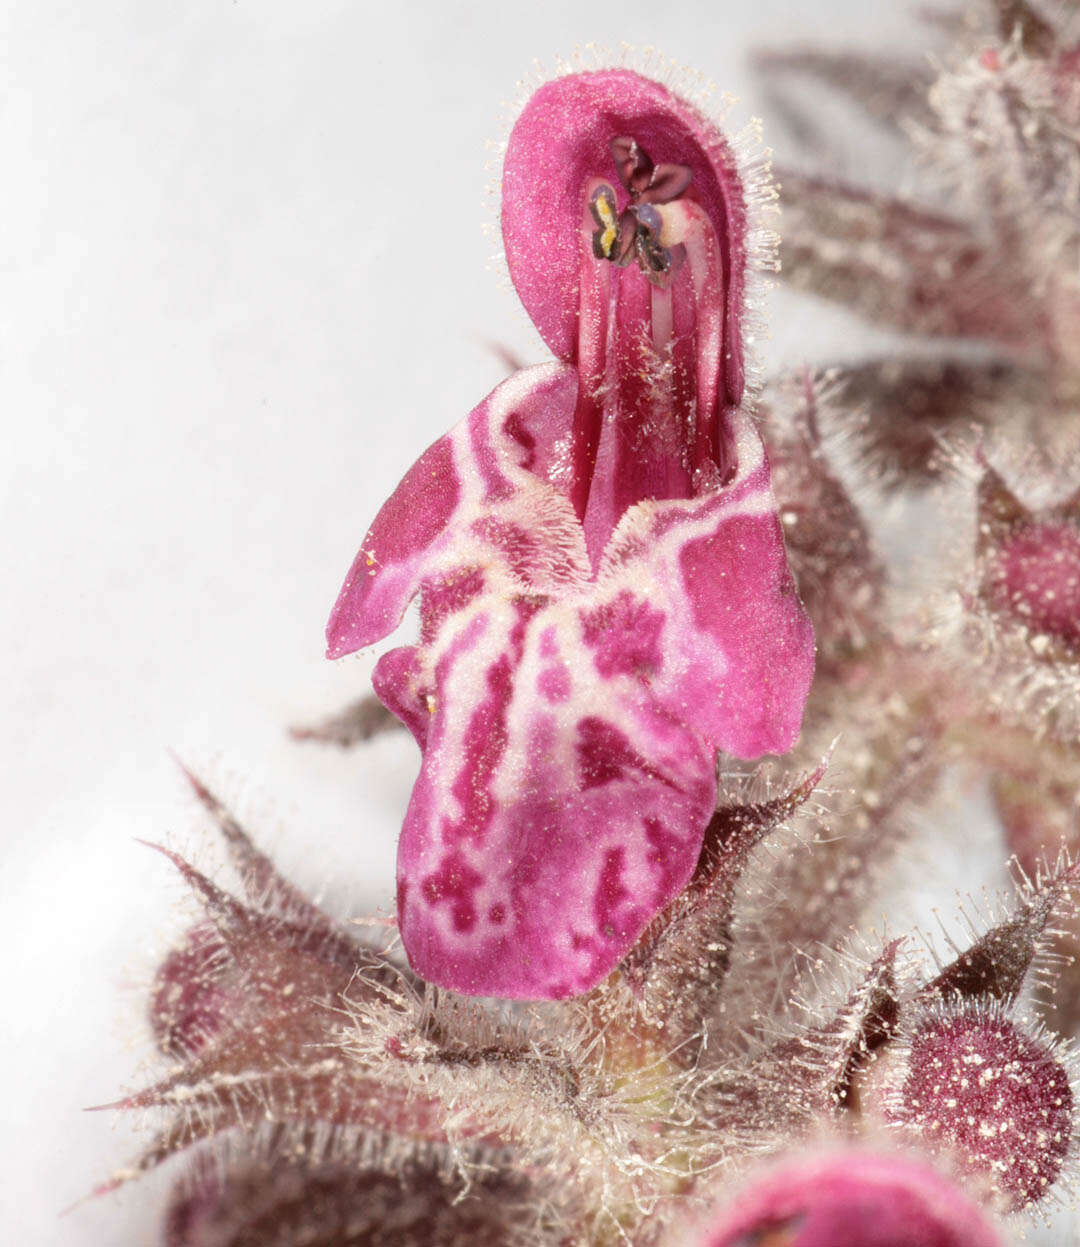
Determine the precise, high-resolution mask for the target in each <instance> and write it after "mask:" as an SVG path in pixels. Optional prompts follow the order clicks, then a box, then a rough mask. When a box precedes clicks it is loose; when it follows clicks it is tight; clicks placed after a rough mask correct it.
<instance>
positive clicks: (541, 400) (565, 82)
mask: <svg viewBox="0 0 1080 1247" xmlns="http://www.w3.org/2000/svg"><path fill="white" fill-rule="evenodd" d="M502 222H503V234H504V238H505V242H506V249H507V257H508V261H509V267H510V273H511V276H512V278H513V280H514V284H515V286H516V287H517V290H518V293H519V294H520V296H521V298H522V301H523V302H524V304H525V307H526V309H527V310H528V311H529V314H530V315H531V316H532V318H533V320H534V321H535V322H536V325H537V327H538V328H539V330H540V332H541V333H542V334H543V336H544V338H545V340H546V341H547V342H548V344H549V345H550V346H551V348H552V350H553V351H554V353H555V355H556V356H557V360H556V361H555V362H552V363H549V364H544V365H540V366H538V367H535V368H530V369H526V370H524V371H522V372H519V373H518V374H516V375H515V376H513V377H511V378H510V379H509V380H508V381H506V382H504V383H503V384H502V385H500V386H499V387H498V388H497V389H496V390H495V391H494V392H493V393H492V394H491V395H489V396H488V398H487V399H485V400H484V402H482V403H481V404H480V405H479V406H478V407H477V408H476V409H475V410H474V411H473V412H472V413H471V414H470V415H469V416H468V417H467V418H466V419H465V420H464V421H463V422H462V423H461V424H459V425H458V426H457V427H456V428H455V429H453V430H452V431H451V432H450V433H448V434H447V435H446V436H445V437H443V438H441V439H440V440H439V441H437V442H436V443H435V444H434V445H433V446H431V447H430V448H429V449H428V450H427V451H425V452H424V454H423V455H422V456H421V457H420V459H419V460H418V461H417V462H416V464H414V466H413V467H412V468H411V469H410V471H409V472H408V473H407V474H406V476H405V478H404V480H403V481H402V482H401V484H400V485H399V486H398V488H397V489H396V490H395V491H394V493H393V494H392V495H391V497H390V499H389V500H388V501H387V502H386V504H385V505H384V506H383V508H382V510H381V511H380V512H379V514H378V516H377V517H376V519H375V522H374V524H373V525H372V527H371V530H370V531H369V533H368V534H367V536H366V537H365V539H364V543H363V545H362V547H361V550H360V553H359V555H358V556H357V559H356V561H355V563H354V564H353V567H352V569H351V571H350V572H349V576H348V578H347V580H346V582H345V586H344V588H343V589H342V592H341V595H340V597H339V598H338V601H337V604H336V606H335V607H334V611H333V614H332V616H331V619H330V624H329V628H328V639H329V655H330V657H332V658H337V657H340V656H341V655H344V654H348V653H350V652H352V651H354V650H356V649H359V648H360V647H362V646H365V645H370V644H372V643H373V642H375V641H378V640H380V639H381V638H382V637H384V636H385V635H386V634H387V633H388V632H390V631H391V630H392V629H393V628H394V627H396V626H397V624H398V623H399V621H400V620H401V618H402V615H403V613H404V611H405V608H406V606H407V605H408V604H409V602H410V601H411V600H412V599H413V598H414V597H415V596H416V595H417V594H419V595H420V618H421V624H420V642H419V644H418V645H415V646H406V647H403V648H400V649H395V650H392V651H390V652H389V653H387V654H385V655H384V656H383V658H382V659H381V660H380V662H379V664H378V666H377V668H376V671H375V677H374V680H375V688H376V691H377V693H378V694H379V696H380V698H381V699H382V700H383V701H384V702H385V704H386V705H387V706H388V707H389V708H390V709H392V710H393V711H394V713H395V714H397V715H398V716H399V717H400V718H401V720H402V721H403V722H404V723H406V724H407V725H408V726H409V728H410V729H411V730H412V732H413V734H414V735H415V737H416V739H417V741H418V742H419V744H420V747H421V750H422V752H423V765H422V768H421V772H420V776H419V779H418V780H417V783H416V787H415V789H414V790H413V795H412V800H411V802H410V805H409V809H408V813H407V815H406V818H405V824H404V827H403V829H402V834H401V842H400V847H399V853H398V915H399V922H400V928H401V935H402V939H403V941H404V945H405V949H406V952H407V954H408V956H409V960H410V962H411V963H412V965H413V967H414V968H415V969H416V970H417V971H418V972H419V973H420V974H422V975H423V976H424V977H426V978H428V979H430V980H431V981H433V982H435V983H438V984H441V985H443V986H447V987H452V988H454V989H456V990H458V991H462V992H467V993H471V994H476V995H498V996H507V997H526V998H555V997H563V996H568V995H572V994H574V993H578V992H582V991H585V990H587V989H588V988H590V987H592V986H593V985H595V984H596V983H598V982H599V981H600V980H601V979H602V978H604V976H606V975H607V974H608V973H610V972H611V971H612V970H613V969H614V968H615V967H616V966H617V965H618V964H619V962H620V961H621V960H622V958H623V957H624V955H625V954H626V952H627V951H628V949H629V948H630V947H631V945H632V944H633V943H634V942H635V940H636V939H637V938H638V936H639V935H640V934H641V932H642V931H643V929H644V928H645V926H646V925H647V924H648V922H649V921H650V919H652V918H653V917H654V916H655V915H656V914H657V912H658V911H659V910H660V909H661V908H663V906H664V905H666V904H667V903H668V902H669V901H671V900H672V898H673V897H675V896H676V895H677V894H678V893H679V892H680V891H681V890H682V889H683V887H684V886H685V885H686V883H687V881H688V880H689V878H690V876H691V874H692V873H693V871H694V868H695V866H696V864H697V861H698V857H699V855H700V852H701V848H702V841H703V835H704V830H705V826H706V823H707V822H708V820H709V818H710V816H711V815H712V813H713V809H714V806H715V802H716V775H715V768H716V754H717V751H718V750H725V751H727V752H729V753H732V754H735V755H737V756H739V757H742V758H752V757H756V756H758V755H760V754H762V753H765V752H772V751H783V750H786V749H788V748H789V747H790V746H791V744H792V743H793V741H794V739H795V737H796V735H797V733H798V730H799V724H800V719H801V715H802V708H803V703H804V701H805V699H806V694H807V690H808V686H809V682H810V676H811V671H812V665H813V638H812V633H811V629H810V625H809V622H808V621H807V619H806V616H805V615H804V613H803V611H802V608H801V606H800V604H799V601H798V599H797V597H796V595H795V589H794V585H793V583H792V579H791V576H790V574H789V572H788V567H787V562H786V558H785V554H784V547H783V541H782V538H781V532H780V525H779V522H778V519H777V515H776V506H775V502H774V500H773V497H772V494H771V492H770V489H769V470H768V465H767V463H766V460H765V455H764V451H763V448H762V445H761V441H760V439H759V438H758V436H757V433H756V432H755V430H754V428H753V425H752V424H751V422H750V420H749V418H748V416H747V415H746V413H745V412H744V411H743V410H741V409H740V406H739V404H740V401H741V399H742V396H743V385H744V381H743V351H742V344H741V339H740V317H741V314H742V301H743V282H744V271H745V266H746V243H745V240H746V220H745V205H744V199H743V191H742V185H741V182H740V180H739V176H738V174H737V172H736V170H735V166H734V161H733V158H732V156H731V152H730V150H729V148H728V147H727V145H726V143H725V141H724V139H723V137H722V136H721V134H720V133H719V132H718V131H717V130H716V129H715V128H714V127H713V126H712V125H711V124H710V123H709V122H708V121H707V120H706V119H705V118H704V117H702V116H701V115H700V114H699V113H698V112H697V111H696V110H695V109H693V108H692V107H690V106H689V105H688V104H686V103H684V102H683V101H681V100H679V99H678V98H676V97H675V96H673V95H672V94H670V92H668V91H667V90H666V89H665V88H664V87H662V86H659V85H658V84H656V83H653V82H650V81H648V80H647V79H644V78H642V77H640V76H639V75H637V74H635V73H632V72H630V71H628V70H605V71H599V72H591V73H582V74H575V75H571V76H568V77H564V78H560V79H557V80H556V81H554V82H551V83H548V84H547V85H546V86H544V87H542V88H541V89H540V90H539V91H537V92H536V94H535V95H534V96H533V97H532V99H531V100H530V101H529V103H528V104H527V105H526V107H525V109H524V112H523V113H522V115H521V117H520V118H519V120H518V122H517V124H516V126H515V128H514V131H513V133H512V135H511V137H510V143H509V148H508V151H507V155H506V164H505V169H504V182H503V210H502Z"/></svg>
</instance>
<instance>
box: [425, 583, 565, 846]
mask: <svg viewBox="0 0 1080 1247" xmlns="http://www.w3.org/2000/svg"><path fill="white" fill-rule="evenodd" d="M542 605H543V603H542V602H541V601H538V600H537V599H535V598H525V597H522V598H517V599H516V600H515V602H514V609H515V611H516V612H517V620H516V621H515V623H514V626H513V628H512V629H511V631H510V637H509V652H508V653H505V654H503V655H501V657H499V658H498V659H497V660H496V661H495V662H494V663H492V664H491V666H490V667H489V668H488V672H487V679H486V684H487V696H486V697H485V698H484V700H483V701H482V702H481V703H480V705H479V706H477V708H476V709H475V710H474V711H473V714H472V717H471V718H470V720H469V726H468V727H467V728H466V729H465V739H464V742H463V744H464V752H465V762H464V765H463V766H462V768H461V770H460V771H459V772H458V775H457V778H456V779H455V780H454V783H453V785H452V786H451V792H452V793H453V795H454V797H455V798H456V800H457V802H458V804H459V806H460V807H461V810H462V815H461V818H460V819H458V820H457V821H456V822H452V821H451V820H450V819H444V820H443V825H442V837H443V840H444V842H447V843H449V842H450V841H452V840H458V839H460V838H461V837H463V836H469V837H472V838H473V840H474V841H475V842H477V843H481V842H482V841H483V838H484V833H485V832H486V830H487V828H488V825H489V823H490V822H491V819H492V818H493V816H494V814H495V810H496V806H495V800H494V797H493V796H492V793H491V784H492V779H493V777H494V774H495V770H496V768H497V767H498V764H499V760H500V758H501V757H502V755H503V751H504V750H505V749H506V740H507V729H506V712H507V708H508V707H509V705H510V698H511V697H512V695H513V691H514V671H515V669H516V668H517V665H518V663H519V662H520V661H521V654H522V650H523V648H524V643H525V629H526V626H527V625H528V622H529V620H530V619H531V618H532V616H533V615H535V614H536V612H537V611H538V610H540V609H541V607H542Z"/></svg>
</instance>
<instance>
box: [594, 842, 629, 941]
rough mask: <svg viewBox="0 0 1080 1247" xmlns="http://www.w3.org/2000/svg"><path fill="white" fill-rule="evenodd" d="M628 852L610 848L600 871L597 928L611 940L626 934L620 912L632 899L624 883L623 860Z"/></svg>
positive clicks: (596, 903)
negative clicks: (620, 920) (620, 919)
mask: <svg viewBox="0 0 1080 1247" xmlns="http://www.w3.org/2000/svg"><path fill="white" fill-rule="evenodd" d="M625 856H626V854H625V851H624V850H623V849H608V851H607V853H606V854H605V856H604V865H603V867H602V868H601V871H600V879H599V882H598V883H597V885H596V896H595V897H594V900H593V909H594V912H595V914H596V929H597V931H599V933H600V934H601V935H602V936H603V937H604V938H605V939H609V940H613V939H616V938H618V937H619V936H622V935H624V934H625V932H624V930H623V926H624V925H627V924H626V923H625V916H624V922H623V923H622V924H620V922H619V913H620V911H621V910H622V909H623V908H624V907H625V905H626V902H627V901H629V900H630V893H629V892H628V891H627V890H626V887H625V886H624V885H623V881H622V878H623V861H624V858H625Z"/></svg>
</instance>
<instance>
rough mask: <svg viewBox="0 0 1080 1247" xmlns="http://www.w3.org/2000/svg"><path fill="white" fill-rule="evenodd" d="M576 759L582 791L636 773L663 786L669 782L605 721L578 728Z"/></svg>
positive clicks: (591, 720) (593, 720)
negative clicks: (657, 781) (658, 781)
mask: <svg viewBox="0 0 1080 1247" xmlns="http://www.w3.org/2000/svg"><path fill="white" fill-rule="evenodd" d="M577 758H578V770H579V772H580V775H581V786H582V788H583V789H589V788H600V787H602V786H603V785H604V784H610V783H611V782H612V781H613V780H617V779H622V778H623V777H624V776H626V775H627V774H628V773H630V772H633V771H637V772H638V773H639V774H642V775H647V776H648V777H649V778H650V779H656V780H660V782H661V783H667V782H668V780H667V779H666V777H665V776H663V775H661V774H660V773H659V772H658V771H656V770H655V769H654V768H653V767H651V766H650V765H649V764H648V763H647V762H646V761H645V759H644V758H643V757H642V756H641V755H640V754H639V753H637V752H636V751H635V750H634V749H633V748H632V747H631V745H630V742H629V741H628V740H627V739H626V737H625V736H624V735H623V734H622V732H620V731H619V729H618V728H617V727H614V726H613V725H612V724H610V723H608V722H606V720H604V719H598V718H592V717H590V718H587V719H582V720H581V722H580V723H579V724H578V738H577Z"/></svg>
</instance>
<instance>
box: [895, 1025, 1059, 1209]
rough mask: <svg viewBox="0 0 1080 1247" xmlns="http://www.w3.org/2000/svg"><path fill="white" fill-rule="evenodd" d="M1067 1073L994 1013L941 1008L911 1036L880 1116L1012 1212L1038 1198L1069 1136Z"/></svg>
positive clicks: (1050, 1049) (1039, 1040) (1037, 1039)
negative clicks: (981, 1181) (945, 1157)
mask: <svg viewBox="0 0 1080 1247" xmlns="http://www.w3.org/2000/svg"><path fill="white" fill-rule="evenodd" d="M1073 1111H1074V1106H1073V1092H1072V1087H1071V1086H1070V1082H1069V1074H1068V1071H1067V1070H1066V1069H1065V1066H1064V1065H1063V1064H1062V1062H1061V1061H1060V1060H1059V1059H1058V1053H1057V1052H1056V1050H1055V1047H1054V1045H1053V1044H1051V1043H1049V1042H1047V1041H1046V1040H1045V1039H1044V1038H1043V1037H1042V1036H1039V1035H1034V1036H1032V1035H1029V1034H1025V1033H1024V1032H1023V1031H1022V1030H1021V1029H1020V1028H1019V1027H1018V1026H1016V1025H1015V1023H1013V1022H1012V1021H1010V1020H1009V1019H1008V1018H1007V1017H1005V1016H1004V1015H1003V1014H1002V1013H1001V1012H1000V1011H999V1010H998V1009H996V1008H994V1007H990V1006H986V1005H971V1004H966V1005H961V1006H958V1005H955V1004H949V1005H946V1006H944V1007H943V1008H942V1009H941V1010H940V1011H935V1012H934V1013H931V1014H930V1015H929V1016H927V1017H926V1018H925V1019H924V1020H923V1021H922V1022H921V1023H920V1024H919V1025H918V1026H917V1028H916V1029H915V1031H914V1033H913V1034H912V1036H911V1038H910V1040H909V1048H908V1059H907V1062H906V1074H905V1075H904V1076H903V1082H902V1083H901V1084H900V1086H899V1087H898V1088H896V1089H894V1091H893V1092H891V1093H890V1094H888V1095H887V1097H886V1115H887V1116H888V1117H889V1118H891V1119H892V1120H893V1121H894V1122H898V1123H903V1124H904V1125H906V1126H908V1127H909V1128H911V1129H912V1130H914V1131H916V1132H917V1133H918V1134H919V1136H920V1138H921V1140H922V1141H923V1142H925V1143H928V1144H931V1145H935V1146H941V1147H943V1149H944V1150H946V1151H947V1152H949V1153H951V1154H952V1156H953V1158H954V1159H956V1160H959V1161H960V1162H961V1163H962V1164H964V1165H965V1166H966V1167H968V1168H970V1170H971V1171H972V1172H973V1173H977V1174H980V1175H983V1176H985V1177H986V1178H987V1179H988V1180H989V1181H990V1182H991V1184H992V1186H993V1187H994V1189H995V1191H996V1192H997V1193H998V1194H999V1195H1000V1196H1001V1197H1002V1199H1003V1201H1004V1202H1005V1203H1006V1204H1007V1206H1008V1207H1009V1208H1010V1210H1013V1209H1019V1208H1023V1207H1025V1206H1027V1205H1028V1204H1031V1203H1033V1202H1035V1201H1036V1200H1038V1199H1041V1198H1042V1196H1043V1195H1044V1194H1045V1192H1046V1190H1047V1189H1048V1188H1049V1187H1050V1186H1051V1185H1052V1184H1053V1183H1054V1182H1055V1181H1056V1180H1057V1178H1058V1177H1059V1175H1060V1174H1061V1170H1062V1166H1063V1164H1064V1162H1065V1159H1066V1157H1067V1155H1068V1153H1069V1151H1070V1147H1071V1143H1072V1133H1073Z"/></svg>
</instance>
